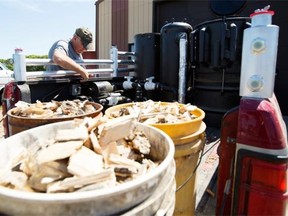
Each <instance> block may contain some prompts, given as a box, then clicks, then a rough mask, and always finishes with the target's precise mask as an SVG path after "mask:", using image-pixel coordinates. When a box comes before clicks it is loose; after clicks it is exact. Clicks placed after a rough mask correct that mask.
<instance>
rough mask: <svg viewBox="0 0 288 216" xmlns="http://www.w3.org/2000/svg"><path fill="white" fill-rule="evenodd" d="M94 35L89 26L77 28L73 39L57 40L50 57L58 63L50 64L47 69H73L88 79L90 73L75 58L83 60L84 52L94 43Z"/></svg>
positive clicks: (49, 54) (85, 79)
mask: <svg viewBox="0 0 288 216" xmlns="http://www.w3.org/2000/svg"><path fill="white" fill-rule="evenodd" d="M92 42H93V37H92V33H91V32H90V31H89V29H88V28H84V27H82V28H77V29H76V31H75V33H74V35H73V37H72V39H70V40H69V41H66V40H59V41H56V42H55V43H54V44H53V45H52V47H51V48H50V50H49V53H48V57H49V58H50V59H52V60H53V62H54V63H56V64H57V65H50V66H48V67H47V70H50V71H51V70H52V71H56V70H72V71H75V72H77V73H79V75H80V76H81V77H82V78H83V80H84V81H87V80H88V78H89V73H88V72H87V71H86V69H85V67H83V66H81V65H79V64H78V63H76V62H75V61H74V60H81V59H83V58H82V53H83V52H84V51H85V50H87V49H89V48H90V47H91V45H92Z"/></svg>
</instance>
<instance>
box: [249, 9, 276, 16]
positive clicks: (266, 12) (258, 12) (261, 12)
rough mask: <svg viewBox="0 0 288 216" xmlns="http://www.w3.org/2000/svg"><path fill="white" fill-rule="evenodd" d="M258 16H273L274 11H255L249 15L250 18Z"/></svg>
mask: <svg viewBox="0 0 288 216" xmlns="http://www.w3.org/2000/svg"><path fill="white" fill-rule="evenodd" d="M260 14H270V15H271V16H273V15H274V11H272V10H268V11H256V12H254V13H252V14H250V17H251V18H252V17H253V16H256V15H260Z"/></svg>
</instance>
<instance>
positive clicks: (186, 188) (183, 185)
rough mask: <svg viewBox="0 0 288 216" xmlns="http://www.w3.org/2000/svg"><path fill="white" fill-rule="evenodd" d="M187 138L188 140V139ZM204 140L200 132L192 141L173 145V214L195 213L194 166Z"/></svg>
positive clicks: (195, 166) (203, 135) (203, 134)
mask: <svg viewBox="0 0 288 216" xmlns="http://www.w3.org/2000/svg"><path fill="white" fill-rule="evenodd" d="M205 128H206V127H205ZM190 139H191V138H190ZM187 140H188V141H189V139H187ZM205 142H206V138H205V133H204V132H202V133H201V134H200V135H199V136H198V137H197V138H196V139H195V140H193V141H190V142H188V143H182V144H178V145H175V155H174V159H175V162H176V175H175V179H176V188H177V189H176V203H175V210H174V214H173V215H185V216H186V215H187V216H188V215H195V202H196V188H195V186H196V175H197V174H196V168H197V163H198V160H199V156H200V152H201V150H202V149H203V146H204V144H205Z"/></svg>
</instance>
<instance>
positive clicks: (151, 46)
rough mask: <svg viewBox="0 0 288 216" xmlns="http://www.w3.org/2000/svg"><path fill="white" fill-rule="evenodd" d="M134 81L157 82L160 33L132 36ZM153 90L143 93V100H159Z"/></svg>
mask: <svg viewBox="0 0 288 216" xmlns="http://www.w3.org/2000/svg"><path fill="white" fill-rule="evenodd" d="M134 44H135V47H134V49H135V72H136V79H138V80H139V81H140V82H144V81H145V80H147V79H150V80H151V81H153V82H154V81H157V80H159V54H160V33H141V34H137V35H135V36H134ZM157 95H158V94H155V91H154V90H151V91H145V92H143V97H144V98H149V99H152V100H159V99H158V96H157Z"/></svg>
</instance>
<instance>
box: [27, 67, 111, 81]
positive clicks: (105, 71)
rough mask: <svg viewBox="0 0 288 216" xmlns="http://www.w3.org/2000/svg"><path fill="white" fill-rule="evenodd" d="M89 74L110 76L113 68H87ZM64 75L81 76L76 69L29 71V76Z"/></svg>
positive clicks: (50, 76)
mask: <svg viewBox="0 0 288 216" xmlns="http://www.w3.org/2000/svg"><path fill="white" fill-rule="evenodd" d="M87 72H88V73H89V74H100V76H101V75H102V76H103V74H106V75H108V76H109V77H111V76H112V73H113V69H111V68H103V69H87ZM63 76H79V74H78V73H76V72H75V71H66V70H59V71H31V72H29V73H27V78H29V79H31V78H43V77H49V78H52V77H63Z"/></svg>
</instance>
